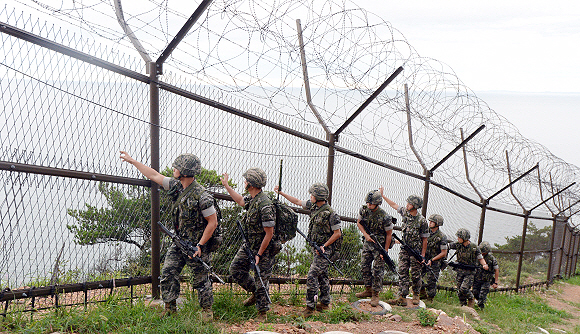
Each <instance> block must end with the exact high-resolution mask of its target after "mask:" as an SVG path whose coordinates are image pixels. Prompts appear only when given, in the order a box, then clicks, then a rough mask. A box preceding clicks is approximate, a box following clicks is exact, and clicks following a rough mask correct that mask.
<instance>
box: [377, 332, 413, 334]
mask: <svg viewBox="0 0 580 334" xmlns="http://www.w3.org/2000/svg"><path fill="white" fill-rule="evenodd" d="M379 334H409V333H407V332H400V331H386V332H380V333H379Z"/></svg>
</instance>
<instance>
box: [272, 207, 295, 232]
mask: <svg viewBox="0 0 580 334" xmlns="http://www.w3.org/2000/svg"><path fill="white" fill-rule="evenodd" d="M272 203H273V204H274V208H275V209H276V227H275V228H274V237H275V238H276V240H278V241H280V242H281V243H286V242H288V241H290V240H292V239H293V238H294V237H295V236H296V229H297V228H298V214H297V213H296V212H294V210H292V208H290V206H288V205H287V204H285V203H281V202H280V201H279V200H277V199H273V200H272Z"/></svg>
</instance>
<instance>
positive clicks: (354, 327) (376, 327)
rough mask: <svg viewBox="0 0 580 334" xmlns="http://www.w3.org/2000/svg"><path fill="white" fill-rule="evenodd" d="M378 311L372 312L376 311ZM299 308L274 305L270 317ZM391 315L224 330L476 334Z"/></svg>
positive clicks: (462, 328) (367, 307)
mask: <svg viewBox="0 0 580 334" xmlns="http://www.w3.org/2000/svg"><path fill="white" fill-rule="evenodd" d="M364 304H365V303H361V309H365V310H371V309H373V310H375V308H372V307H371V306H370V305H364ZM378 309H379V308H376V310H378ZM402 310H403V308H401V307H398V306H394V307H393V313H395V314H396V313H400V311H402ZM301 311H302V308H296V307H290V306H280V305H274V306H273V308H272V310H270V313H273V314H276V315H289V314H299V313H300V312H301ZM392 315H393V314H390V313H389V314H386V315H380V316H379V315H373V316H371V317H372V318H371V319H370V320H366V321H361V322H348V323H341V324H328V323H323V322H320V321H305V322H303V323H300V324H278V323H270V322H266V323H265V324H262V323H258V322H256V321H254V320H250V321H247V322H245V323H243V324H236V325H228V326H227V328H225V329H226V330H227V331H229V332H228V333H246V332H250V331H259V330H268V331H274V332H277V333H281V334H294V333H296V334H302V333H304V334H307V333H308V334H310V333H316V334H320V333H325V332H330V331H344V332H348V333H353V334H377V333H380V332H383V331H401V332H406V333H413V334H415V333H417V334H431V333H439V334H441V333H470V334H477V333H478V332H477V331H475V330H473V329H471V328H468V327H465V325H464V324H458V323H457V321H455V322H454V321H453V320H449V319H450V318H447V319H448V321H447V323H446V324H444V325H435V326H433V327H424V326H422V325H421V323H420V322H419V321H418V320H415V321H409V322H405V321H395V320H393V319H392V318H391V316H392Z"/></svg>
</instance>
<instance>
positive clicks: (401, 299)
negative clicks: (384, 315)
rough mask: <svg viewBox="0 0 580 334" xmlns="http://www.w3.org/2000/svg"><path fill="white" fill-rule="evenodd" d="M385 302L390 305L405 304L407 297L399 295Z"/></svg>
mask: <svg viewBox="0 0 580 334" xmlns="http://www.w3.org/2000/svg"><path fill="white" fill-rule="evenodd" d="M387 303H388V304H391V305H399V306H407V298H405V296H399V298H395V299H389V300H388V301H387Z"/></svg>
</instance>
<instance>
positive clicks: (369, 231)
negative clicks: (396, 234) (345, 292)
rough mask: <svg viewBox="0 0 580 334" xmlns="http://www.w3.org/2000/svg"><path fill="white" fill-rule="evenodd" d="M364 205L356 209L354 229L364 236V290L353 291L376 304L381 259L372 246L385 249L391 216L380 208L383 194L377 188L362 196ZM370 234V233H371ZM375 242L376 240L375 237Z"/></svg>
mask: <svg viewBox="0 0 580 334" xmlns="http://www.w3.org/2000/svg"><path fill="white" fill-rule="evenodd" d="M365 201H366V205H363V206H362V208H361V209H360V210H359V216H358V219H357V226H358V229H359V230H360V231H361V233H362V234H363V237H364V240H363V242H364V244H363V249H362V256H361V258H362V261H361V267H362V278H363V281H364V284H365V291H363V292H359V293H357V294H356V296H357V297H358V298H367V297H371V306H378V305H379V293H380V292H381V291H382V289H383V276H384V273H385V261H384V259H383V257H382V255H381V253H380V252H379V250H378V249H376V247H384V248H385V250H386V251H387V252H388V251H389V246H390V245H391V235H392V232H393V218H392V217H391V216H389V215H388V214H387V213H386V212H385V210H383V208H381V207H379V205H381V204H382V203H383V198H382V197H381V193H380V192H379V191H378V190H372V191H370V192H369V193H368V194H367V195H366V197H365ZM371 236H372V237H371ZM373 238H374V239H375V240H377V241H378V242H379V243H378V244H376V243H375V240H373Z"/></svg>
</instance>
